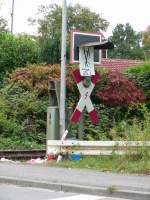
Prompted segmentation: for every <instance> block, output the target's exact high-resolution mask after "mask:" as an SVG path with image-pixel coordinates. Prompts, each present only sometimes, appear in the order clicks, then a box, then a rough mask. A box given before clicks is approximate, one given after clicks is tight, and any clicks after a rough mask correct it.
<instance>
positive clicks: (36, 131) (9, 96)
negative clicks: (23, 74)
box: [0, 84, 48, 148]
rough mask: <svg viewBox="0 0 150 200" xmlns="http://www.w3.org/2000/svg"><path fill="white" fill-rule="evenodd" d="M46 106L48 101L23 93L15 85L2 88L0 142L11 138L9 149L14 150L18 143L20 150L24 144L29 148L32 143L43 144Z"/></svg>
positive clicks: (34, 94) (32, 94)
mask: <svg viewBox="0 0 150 200" xmlns="http://www.w3.org/2000/svg"><path fill="white" fill-rule="evenodd" d="M47 106H48V99H46V98H44V99H42V98H41V99H39V98H38V96H37V94H36V93H35V92H31V91H30V92H29V91H25V90H24V89H22V88H20V87H18V86H17V85H15V84H14V85H13V86H12V87H10V85H7V86H5V87H3V88H2V89H1V90H0V110H1V112H0V136H1V140H2V141H3V142H4V141H5V142H8V140H7V139H8V138H11V140H12V144H13V143H14V144H15V145H14V147H13V145H11V148H15V146H16V143H17V142H18V143H19V141H20V143H19V144H21V145H22V147H21V148H23V147H24V144H26V146H27V144H28V147H30V148H31V146H32V143H36V144H45V141H46V134H45V133H46V110H47ZM5 142H4V143H5ZM18 143H17V146H18V145H19V144H18ZM23 143H24V144H23ZM29 144H30V145H31V146H30V145H29ZM3 145H4V146H5V145H6V144H3ZM8 148H9V146H8Z"/></svg>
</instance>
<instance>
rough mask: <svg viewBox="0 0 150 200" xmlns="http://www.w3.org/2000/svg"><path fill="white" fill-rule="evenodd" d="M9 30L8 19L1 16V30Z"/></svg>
mask: <svg viewBox="0 0 150 200" xmlns="http://www.w3.org/2000/svg"><path fill="white" fill-rule="evenodd" d="M5 31H7V21H6V20H5V19H4V18H2V17H0V32H5Z"/></svg>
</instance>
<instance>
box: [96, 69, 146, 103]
mask: <svg viewBox="0 0 150 200" xmlns="http://www.w3.org/2000/svg"><path fill="white" fill-rule="evenodd" d="M106 76H107V85H106V87H105V88H104V89H103V90H101V91H97V93H96V97H97V98H98V99H99V100H100V101H101V102H102V103H104V104H105V105H108V106H128V105H129V104H133V103H140V102H144V101H145V96H144V93H143V91H142V90H140V89H138V88H137V87H136V86H135V85H134V84H133V83H132V82H131V81H129V80H128V79H127V78H126V77H124V76H123V75H122V74H121V73H120V72H118V71H109V72H107V74H106Z"/></svg>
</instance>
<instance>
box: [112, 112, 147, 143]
mask: <svg viewBox="0 0 150 200" xmlns="http://www.w3.org/2000/svg"><path fill="white" fill-rule="evenodd" d="M149 129H150V113H149V112H147V113H146V114H145V115H144V120H143V121H141V120H140V121H139V120H138V119H137V118H134V120H133V121H131V120H126V119H124V120H123V121H121V122H119V123H117V124H116V125H115V126H114V127H113V128H111V129H110V132H109V135H110V136H111V138H112V140H116V141H117V140H126V141H150V132H149Z"/></svg>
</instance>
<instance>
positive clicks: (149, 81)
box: [125, 62, 150, 108]
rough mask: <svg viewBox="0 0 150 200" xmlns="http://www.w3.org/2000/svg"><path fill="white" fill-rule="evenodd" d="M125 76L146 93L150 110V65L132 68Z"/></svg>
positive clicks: (145, 64)
mask: <svg viewBox="0 0 150 200" xmlns="http://www.w3.org/2000/svg"><path fill="white" fill-rule="evenodd" d="M125 75H126V76H127V77H128V78H129V79H130V80H132V81H134V83H135V84H136V85H137V87H139V88H141V89H142V90H143V91H144V94H145V96H146V102H147V106H148V107H149V108H150V63H149V62H146V63H144V64H143V65H139V66H136V67H132V68H130V69H128V70H126V71H125Z"/></svg>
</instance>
